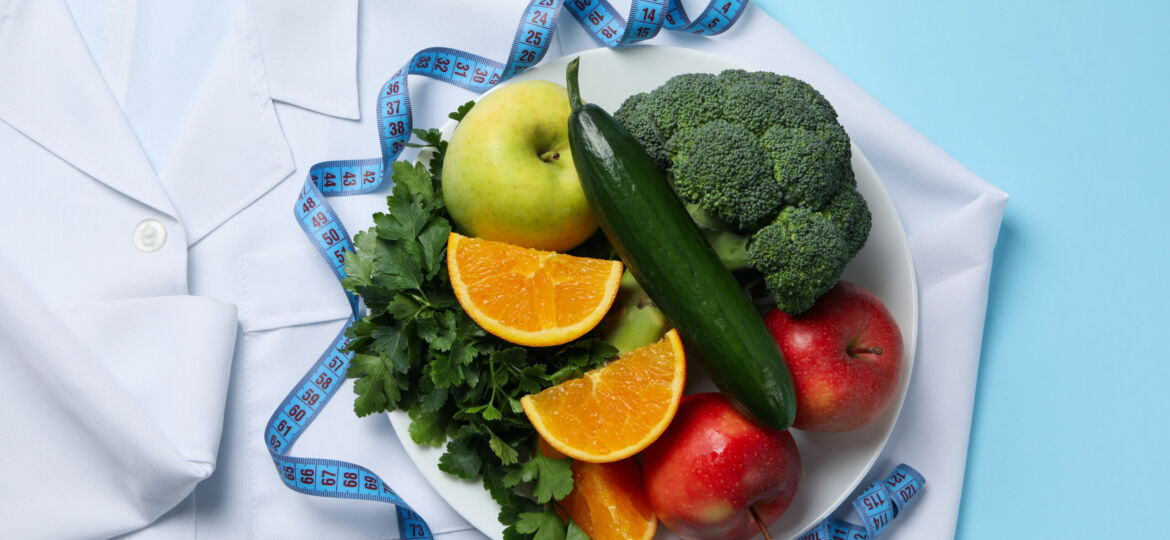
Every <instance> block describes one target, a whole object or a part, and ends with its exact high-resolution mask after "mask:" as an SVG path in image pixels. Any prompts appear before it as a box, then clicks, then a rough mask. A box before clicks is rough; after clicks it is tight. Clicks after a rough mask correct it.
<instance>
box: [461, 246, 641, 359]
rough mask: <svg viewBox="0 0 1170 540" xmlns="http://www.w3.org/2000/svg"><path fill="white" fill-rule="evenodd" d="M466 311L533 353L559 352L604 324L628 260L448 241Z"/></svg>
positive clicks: (479, 321)
mask: <svg viewBox="0 0 1170 540" xmlns="http://www.w3.org/2000/svg"><path fill="white" fill-rule="evenodd" d="M447 271H448V272H449V273H450V275H451V287H452V288H453V289H455V296H456V297H457V298H458V299H459V305H460V306H463V310H464V311H466V312H467V314H468V315H470V316H471V318H472V319H473V320H475V322H476V323H478V324H479V325H480V326H481V327H483V329H484V330H487V331H488V332H491V333H492V334H494V335H496V336H497V337H499V338H501V339H504V340H507V341H510V342H512V343H515V344H517V345H525V346H529V347H548V346H552V345H560V344H562V343H568V342H570V341H573V340H574V339H577V338H579V337H581V336H583V335H585V333H586V332H588V331H590V330H592V329H593V327H594V326H597V323H599V322H601V319H602V317H604V316H605V312H607V311H609V307H610V306H612V305H613V299H614V297H615V296H617V291H618V285H619V284H620V283H621V280H622V263H621V261H607V260H603V259H589V258H585V257H574V256H571V255H564V254H561V253H555V252H551V251H538V250H535V249H528V248H522V247H520V246H514V245H512V244H505V243H503V242H493V241H490V240H481V239H479V238H469V237H466V236H462V235H460V234H457V233H451V235H450V236H449V237H447Z"/></svg>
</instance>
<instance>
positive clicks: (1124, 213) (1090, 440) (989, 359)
mask: <svg viewBox="0 0 1170 540" xmlns="http://www.w3.org/2000/svg"><path fill="white" fill-rule="evenodd" d="M757 4H759V5H760V6H761V7H763V8H765V9H766V10H767V11H768V12H769V13H770V14H771V15H772V16H773V17H774V18H776V19H777V20H778V21H780V23H782V24H783V25H785V26H786V27H787V28H789V29H790V30H791V31H792V32H793V33H795V34H796V35H797V36H798V37H799V38H801V39H802V40H803V41H804V42H805V43H807V44H808V45H809V46H810V47H812V48H813V49H814V50H816V51H817V52H818V53H820V54H821V55H822V56H824V57H825V58H826V59H827V60H828V61H829V62H831V63H832V64H833V65H835V66H836V67H837V68H838V69H840V70H841V71H843V72H844V73H845V74H846V75H848V76H849V77H850V78H852V79H853V80H854V81H856V82H857V83H858V84H860V85H861V86H862V87H863V88H865V89H866V90H868V91H869V92H870V93H871V94H872V95H874V96H875V97H876V98H877V99H878V100H879V101H881V102H882V103H884V104H885V105H886V106H887V107H889V108H890V109H891V110H892V111H893V112H894V113H895V114H897V115H898V116H900V117H901V118H903V119H904V120H906V121H907V122H908V123H910V124H911V125H912V126H914V127H915V128H917V129H918V130H919V131H920V132H922V133H923V134H925V135H926V136H927V137H928V138H930V139H931V140H932V141H934V142H935V143H936V144H938V145H939V146H940V147H942V148H943V149H944V150H946V151H947V152H949V153H950V154H951V155H953V156H955V157H956V158H957V159H958V160H959V161H961V162H962V163H964V164H965V165H966V166H967V167H969V168H970V169H971V170H973V171H974V172H975V173H977V174H979V175H980V176H982V177H983V178H984V179H986V180H988V181H989V182H991V183H993V184H995V185H997V186H999V187H1000V188H1002V189H1004V190H1005V191H1007V192H1008V193H1009V194H1010V195H1011V200H1010V201H1009V202H1008V206H1007V213H1006V216H1005V219H1004V224H1003V229H1002V231H1001V233H1000V238H999V245H998V247H997V249H996V253H995V257H996V259H995V266H994V270H993V273H992V280H991V297H990V301H989V309H988V315H987V327H986V331H985V334H984V346H983V354H982V364H981V366H980V370H979V383H978V392H977V397H976V402H975V419H974V425H973V426H972V433H971V435H972V437H971V448H970V453H969V455H968V460H967V476H966V483H965V485H964V489H963V502H962V507H961V511H960V515H959V526H958V531H957V536H958V538H961V539H985V538H1106V537H1109V538H1120V537H1126V536H1127V535H1133V536H1134V537H1147V535H1151V536H1149V537H1158V536H1160V535H1161V534H1165V525H1164V523H1162V521H1164V517H1163V516H1164V515H1165V508H1166V504H1165V501H1166V493H1167V490H1168V488H1170V465H1167V463H1168V462H1170V354H1168V353H1170V343H1167V337H1168V336H1170V331H1168V329H1167V328H1168V326H1170V325H1168V324H1167V323H1168V322H1170V317H1168V316H1167V310H1168V308H1170V287H1168V285H1167V277H1166V273H1167V262H1168V256H1167V253H1168V252H1170V225H1168V224H1167V220H1166V216H1167V215H1170V206H1168V201H1170V174H1168V173H1167V171H1166V168H1165V166H1166V163H1167V158H1168V157H1170V104H1168V100H1170V88H1168V87H1170V2H1164V1H1155V0H1149V1H1145V2H1141V1H1136V0H1131V1H1122V2H1102V1H1099V0H1097V1H1055V0H1051V1H1046V2H1041V1H1036V0H1033V1H1027V0H1025V1H1020V0H980V1H977V2H976V1H966V2H958V1H953V0H943V1H937V0H936V1H926V0H918V1H910V0H884V1H874V0H869V1H861V0H816V1H809V0H757ZM927 481H928V483H929V479H927ZM1150 520H1153V521H1150ZM1157 531H1163V532H1162V533H1159V532H1157ZM894 536H896V534H895V535H894Z"/></svg>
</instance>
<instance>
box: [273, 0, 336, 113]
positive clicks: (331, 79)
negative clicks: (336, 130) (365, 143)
mask: <svg viewBox="0 0 1170 540" xmlns="http://www.w3.org/2000/svg"><path fill="white" fill-rule="evenodd" d="M252 11H253V13H254V15H255V19H256V29H257V32H258V34H259V36H260V47H261V48H262V49H263V51H264V67H265V70H266V71H267V73H268V88H269V91H270V92H271V93H272V99H274V100H277V101H283V102H285V103H288V104H290V105H296V106H298V107H303V108H305V109H309V110H313V111H316V112H319V113H322V114H327V115H330V116H336V117H339V118H349V119H357V118H358V117H359V111H358V86H357V54H358V52H357V32H358V4H357V0H341V1H335V2H295V3H290V2H288V1H287V0H254V1H253V2H252Z"/></svg>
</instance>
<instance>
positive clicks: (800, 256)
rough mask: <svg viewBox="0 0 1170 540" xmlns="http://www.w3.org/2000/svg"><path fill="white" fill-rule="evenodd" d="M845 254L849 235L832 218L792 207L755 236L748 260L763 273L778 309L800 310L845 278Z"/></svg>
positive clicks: (809, 305)
mask: <svg viewBox="0 0 1170 540" xmlns="http://www.w3.org/2000/svg"><path fill="white" fill-rule="evenodd" d="M847 254H848V245H847V244H846V243H845V238H844V236H843V235H842V234H841V231H840V230H839V229H838V228H837V226H836V225H834V224H833V221H832V220H831V219H829V218H828V217H827V216H825V215H824V214H822V213H819V212H813V211H810V210H807V209H805V208H799V207H795V206H790V207H788V208H785V209H784V210H783V211H782V212H780V215H779V216H777V217H776V220H775V221H773V222H772V223H771V224H769V225H767V226H765V227H764V228H762V229H760V230H759V231H756V234H754V235H753V236H752V237H751V240H750V241H749V242H748V243H747V253H746V257H745V261H746V262H747V264H748V265H749V266H751V267H752V268H755V269H756V270H758V271H759V272H761V273H763V274H764V284H765V285H767V287H768V290H769V291H770V292H771V293H772V294H773V295H774V296H775V298H776V307H778V308H780V310H782V311H785V312H788V313H800V312H802V311H804V310H806V309H808V308H810V307H812V305H813V302H815V301H816V299H817V298H818V297H819V296H820V295H822V294H824V292H825V291H828V290H829V289H831V288H832V287H833V285H835V284H836V283H837V280H839V279H841V272H842V271H843V270H844V269H845V264H846V263H848V262H849V258H848V257H847V256H846V255H847Z"/></svg>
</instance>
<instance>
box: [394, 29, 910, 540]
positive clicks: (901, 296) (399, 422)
mask: <svg viewBox="0 0 1170 540" xmlns="http://www.w3.org/2000/svg"><path fill="white" fill-rule="evenodd" d="M580 56H581V71H580V73H581V95H582V98H583V99H585V100H586V101H588V102H591V103H596V104H598V105H600V106H602V107H604V108H605V109H606V110H608V111H610V112H611V113H612V112H613V111H615V110H616V109H617V108H618V106H620V105H621V103H622V102H623V101H624V100H625V99H626V98H627V97H629V96H630V95H631V94H634V93H637V92H644V91H649V90H652V89H654V88H656V87H658V85H660V84H662V83H663V82H665V81H666V80H667V79H668V78H670V77H672V76H674V75H677V74H680V73H688V72H710V73H718V72H719V71H722V70H724V69H728V68H736V67H740V66H738V65H736V64H734V63H732V62H730V61H728V60H726V59H724V58H720V57H717V56H712V55H709V54H705V53H700V52H697V51H693V50H690V49H680V48H674V47H655V46H646V47H632V48H626V49H622V50H612V49H596V50H591V51H588V52H585V53H582V54H581V55H580ZM569 60H570V58H562V59H559V60H556V61H551V62H548V63H545V64H541V65H539V66H538V67H536V68H533V69H531V70H529V71H527V72H525V73H523V74H521V75H519V76H517V77H516V78H515V79H513V80H524V79H544V80H549V81H553V82H556V83H559V84H564V83H565V66H566V64H568V61H569ZM452 130H454V124H453V123H451V124H448V125H447V126H445V128H444V131H445V134H446V135H447V136H450V134H451V131H452ZM853 169H854V172H855V173H856V176H857V184H858V189H859V190H860V191H861V194H862V195H864V196H865V200H866V202H867V203H868V205H869V209H870V212H871V213H872V214H873V228H872V230H871V232H870V235H869V240H868V241H867V242H866V245H865V247H864V248H863V249H862V250H861V252H860V253H859V254H858V255H857V257H856V258H855V259H854V260H853V261H852V262H851V263H850V264H849V267H848V268H846V269H845V275H844V279H847V280H850V281H853V282H855V283H859V284H861V285H862V286H863V287H865V288H867V289H869V290H871V291H873V292H874V294H876V295H877V296H878V298H881V300H882V302H884V303H885V304H886V306H887V307H888V308H889V309H890V311H891V312H892V313H893V315H894V318H895V319H897V321H898V325H899V327H900V328H901V330H902V339H903V342H904V343H905V358H904V359H903V362H904V366H905V367H904V369H903V371H902V381H901V385H900V386H899V389H898V395H897V398H896V400H895V401H894V404H893V405H891V406H890V408H889V409H888V410H887V411H886V412H885V413H884V414H883V415H882V416H881V417H879V418H877V419H875V420H874V421H873V422H871V423H869V424H867V425H866V426H864V427H862V428H861V429H858V430H854V431H851V432H848V433H836V434H829V433H806V432H802V431H796V430H794V431H793V432H792V434H793V437H794V438H795V439H796V444H797V446H798V447H799V449H800V458H801V464H802V468H803V471H802V474H801V479H800V488H799V491H798V492H797V495H796V499H795V500H794V501H793V503H792V506H791V507H790V508H789V509H788V511H787V512H786V513H785V514H784V515H783V516H782V517H781V518H780V520H779V521H777V522H776V523H775V524H773V526H772V527H770V528H769V529H770V531H771V533H772V535H773V536H774V537H775V538H777V539H782V538H795V537H796V536H799V535H800V534H801V533H802V532H804V531H805V530H807V529H809V528H811V527H813V526H814V525H816V524H817V523H818V522H820V521H821V520H822V519H824V518H825V517H827V516H828V515H829V514H830V513H831V512H832V511H833V510H834V509H836V508H837V507H838V506H839V505H841V504H842V503H844V502H846V500H847V499H848V498H849V496H850V495H851V494H852V492H853V490H854V489H855V488H856V487H857V485H858V484H859V483H860V482H861V480H862V479H863V478H864V477H865V476H866V473H868V472H869V469H870V467H872V466H873V464H874V461H876V460H877V457H878V454H879V453H881V450H882V447H883V446H884V445H885V443H886V440H887V439H888V438H889V436H890V432H891V431H892V430H893V427H894V421H895V420H896V419H897V417H898V413H899V411H900V410H901V408H902V402H903V398H904V397H905V394H906V387H907V385H908V384H909V381H910V372H911V368H912V367H913V365H914V346H915V343H916V335H917V328H918V298H917V286H916V284H915V278H914V270H913V268H914V265H913V262H912V260H911V256H910V249H909V246H908V245H907V244H906V233H905V231H904V230H903V228H902V222H901V220H899V218H898V213H897V211H896V210H895V208H894V204H893V201H891V200H890V196H889V194H888V193H887V192H886V190H885V187H883V186H882V183H881V180H880V179H878V176H877V173H876V172H875V171H874V169H873V167H872V166H871V165H870V164H869V161H867V160H866V159H865V156H864V155H862V153H861V151H860V150H859V149H858V148H857V146H856V145H854V146H853ZM687 373H688V374H689V375H690V380H689V381H688V384H687V391H688V393H690V392H695V391H705V390H713V389H714V386H713V385H712V384H711V382H710V380H709V379H707V377H706V375H705V374H704V373H703V371H702V369H701V368H699V367H698V366H695V365H690V366H688V370H687ZM390 421H391V423H392V424H393V426H394V430H395V432H397V434H398V437H399V438H400V439H401V440H402V443H403V445H405V446H406V452H407V454H409V455H410V458H411V459H412V460H413V461H414V464H415V466H417V467H418V468H419V469H420V470H421V471H422V473H423V475H424V476H425V477H426V478H427V480H428V481H429V482H430V483H431V485H432V486H433V487H434V488H435V490H437V491H438V492H439V494H440V495H441V496H442V497H443V498H444V499H445V500H446V501H447V502H448V503H449V504H450V505H451V506H452V507H453V508H455V510H456V511H458V512H459V513H460V514H461V515H462V516H463V517H464V518H465V519H467V521H469V522H470V523H471V524H472V525H474V526H475V527H476V528H477V529H479V530H480V531H482V532H483V533H484V534H486V535H487V536H489V537H491V538H495V539H499V538H501V537H502V536H503V527H502V526H501V525H500V523H499V521H497V519H496V517H497V514H498V513H499V506H498V505H497V504H496V503H495V502H494V501H493V500H492V498H491V497H490V496H489V495H488V493H487V492H486V491H485V490H484V489H483V486H482V485H481V484H480V483H479V482H478V481H476V482H467V481H464V480H460V479H458V478H456V477H453V476H450V475H448V474H445V473H443V472H441V471H440V470H439V469H438V463H439V456H441V455H442V454H443V449H442V448H431V447H420V446H418V445H415V444H414V443H413V442H412V441H411V439H410V434H409V433H408V432H407V426H408V425H409V423H410V419H409V418H408V417H407V416H406V414H405V413H402V412H398V411H396V412H393V413H390ZM657 538H674V536H673V535H671V534H670V533H669V531H667V530H666V528H665V527H659V533H658V535H657Z"/></svg>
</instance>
